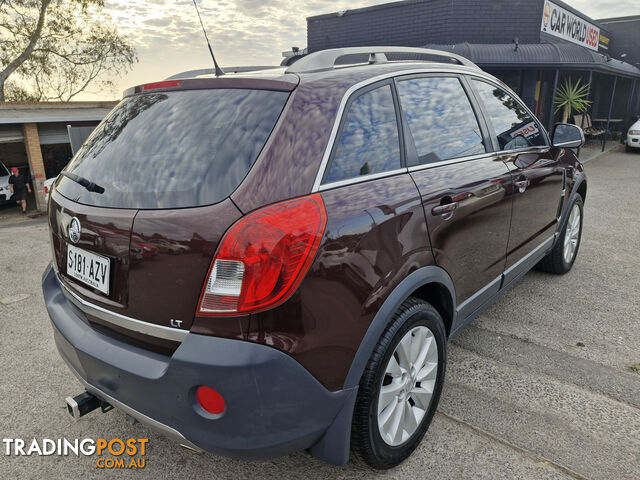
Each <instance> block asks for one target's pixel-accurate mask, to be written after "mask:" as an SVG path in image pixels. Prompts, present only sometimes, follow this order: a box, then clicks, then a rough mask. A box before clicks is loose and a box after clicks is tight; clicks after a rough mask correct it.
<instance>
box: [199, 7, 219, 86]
mask: <svg viewBox="0 0 640 480" xmlns="http://www.w3.org/2000/svg"><path fill="white" fill-rule="evenodd" d="M193 6H194V7H196V13H197V14H198V18H199V19H200V25H201V26H202V32H203V33H204V38H205V39H206V40H207V46H208V47H209V53H210V54H211V58H212V59H213V65H214V66H215V67H216V77H219V76H220V75H224V70H222V68H220V66H219V65H218V62H216V57H215V56H214V55H213V49H212V48H211V43H210V42H209V37H208V36H207V31H206V30H205V28H204V23H202V17H201V16H200V10H198V4H197V3H196V0H193Z"/></svg>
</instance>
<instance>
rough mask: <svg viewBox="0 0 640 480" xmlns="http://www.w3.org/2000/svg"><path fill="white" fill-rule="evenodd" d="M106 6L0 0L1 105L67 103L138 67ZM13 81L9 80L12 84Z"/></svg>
mask: <svg viewBox="0 0 640 480" xmlns="http://www.w3.org/2000/svg"><path fill="white" fill-rule="evenodd" d="M103 7H104V0H0V45H2V48H1V49H0V102H2V101H5V100H24V99H29V100H59V101H69V100H71V99H72V98H73V97H75V96H76V95H78V94H79V93H80V92H83V91H85V90H86V89H87V87H89V86H90V85H97V86H100V87H102V88H112V87H113V85H114V83H113V81H112V80H109V79H108V78H107V76H110V77H111V78H113V77H117V76H120V75H121V74H123V73H125V72H126V71H128V70H129V69H130V68H131V66H132V65H133V64H134V63H135V62H137V61H138V59H137V56H136V52H135V49H134V48H133V46H132V45H131V44H130V43H129V41H128V39H127V38H126V37H124V36H122V35H121V34H119V33H118V30H117V28H116V26H115V25H114V24H113V22H112V20H111V18H110V17H109V15H107V14H106V13H105V12H104V11H103ZM9 77H11V80H10V81H8V79H9Z"/></svg>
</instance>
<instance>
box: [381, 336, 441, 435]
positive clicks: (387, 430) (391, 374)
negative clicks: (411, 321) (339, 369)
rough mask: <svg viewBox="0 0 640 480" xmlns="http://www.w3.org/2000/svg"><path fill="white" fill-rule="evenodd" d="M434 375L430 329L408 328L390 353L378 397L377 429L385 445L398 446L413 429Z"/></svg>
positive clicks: (422, 413)
mask: <svg viewBox="0 0 640 480" xmlns="http://www.w3.org/2000/svg"><path fill="white" fill-rule="evenodd" d="M437 375H438V344H437V341H436V338H435V337H434V335H433V332H432V331H431V330H430V329H429V328H427V327H425V326H418V327H415V328H412V329H411V330H409V331H408V332H407V333H406V334H405V335H404V336H403V337H402V340H400V343H398V346H397V347H396V349H395V351H394V352H393V355H391V358H390V359H389V362H388V364H387V367H386V370H385V374H384V377H383V378H382V385H381V387H380V394H379V396H378V429H379V431H380V435H381V436H382V439H383V440H384V442H385V443H386V444H387V445H391V446H398V445H401V444H403V443H405V442H406V441H407V440H409V438H411V436H412V435H413V434H414V433H415V432H416V430H417V429H418V427H419V426H420V423H421V422H422V419H423V418H424V416H425V415H426V413H427V411H428V410H429V405H430V403H431V397H432V396H433V391H434V388H435V385H436V379H437Z"/></svg>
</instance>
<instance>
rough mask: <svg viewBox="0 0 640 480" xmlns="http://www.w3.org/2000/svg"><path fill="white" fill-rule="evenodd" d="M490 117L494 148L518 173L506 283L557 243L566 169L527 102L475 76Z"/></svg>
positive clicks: (514, 194) (481, 100) (512, 189)
mask: <svg viewBox="0 0 640 480" xmlns="http://www.w3.org/2000/svg"><path fill="white" fill-rule="evenodd" d="M470 83H471V85H472V86H473V88H474V91H475V92H476V94H477V97H478V99H479V101H480V105H481V108H482V109H483V112H484V114H485V116H486V117H487V124H488V126H489V129H490V131H491V135H492V141H493V143H494V148H495V149H496V151H497V154H498V156H499V158H501V159H502V160H503V161H504V162H505V164H506V165H507V167H508V168H509V170H510V171H511V175H512V177H513V184H512V185H511V188H509V189H508V190H509V191H510V192H511V193H512V195H511V196H512V198H513V211H512V220H511V230H510V235H509V243H508V248H507V262H506V270H505V284H506V283H509V282H510V281H511V280H513V279H514V278H515V277H517V276H518V274H519V273H521V272H522V271H526V270H528V269H529V268H531V267H532V266H533V264H534V263H535V261H536V260H537V259H538V257H539V255H538V254H539V253H541V251H542V250H544V249H545V248H546V247H547V246H550V245H551V242H552V241H553V235H554V233H555V231H556V227H557V223H558V215H559V211H560V206H561V204H560V202H561V201H562V198H563V196H564V183H565V174H564V169H563V168H562V166H561V165H560V164H559V162H558V159H557V158H556V155H554V153H556V151H555V150H553V149H551V148H550V144H549V139H548V137H547V134H546V131H545V130H544V128H543V127H542V125H541V124H540V122H539V121H538V120H537V119H536V118H535V116H534V115H533V114H532V113H531V112H529V110H528V109H527V108H526V107H525V106H524V105H523V104H522V102H521V101H520V100H519V99H518V98H517V97H515V96H514V95H512V94H511V93H509V92H507V91H506V90H505V89H504V88H502V87H500V86H499V85H498V84H497V83H494V82H491V81H489V80H486V79H480V78H472V79H471V81H470Z"/></svg>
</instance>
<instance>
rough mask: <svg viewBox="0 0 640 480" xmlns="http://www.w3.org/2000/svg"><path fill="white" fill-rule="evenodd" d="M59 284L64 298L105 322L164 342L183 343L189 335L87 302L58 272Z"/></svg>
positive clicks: (177, 329)
mask: <svg viewBox="0 0 640 480" xmlns="http://www.w3.org/2000/svg"><path fill="white" fill-rule="evenodd" d="M56 276H57V277H58V282H59V283H60V286H61V287H62V293H63V294H64V296H65V297H66V298H67V300H69V301H70V302H71V303H73V304H74V305H75V306H76V307H78V308H79V309H80V310H82V311H83V312H84V313H87V314H89V315H93V316H94V317H97V318H99V319H101V320H104V321H105V322H108V323H111V324H113V325H116V326H118V327H121V328H125V329H127V330H132V331H134V332H137V333H142V334H144V335H149V336H151V337H156V338H162V339H164V340H171V341H173V342H182V341H183V340H184V339H185V338H186V336H187V335H188V334H189V331H188V330H181V329H179V328H171V327H164V326H162V325H154V324H153V323H148V322H143V321H142V320H136V319H135V318H131V317H127V316H125V315H120V314H119V313H115V312H112V311H110V310H107V309H106V308H102V307H99V306H98V305H94V304H93V303H90V302H87V301H86V300H84V299H82V298H80V297H79V296H78V295H76V294H75V293H73V292H72V291H71V290H70V289H69V288H68V287H67V286H66V285H65V284H64V283H63V282H62V280H61V279H60V276H59V275H58V274H57V272H56Z"/></svg>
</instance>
